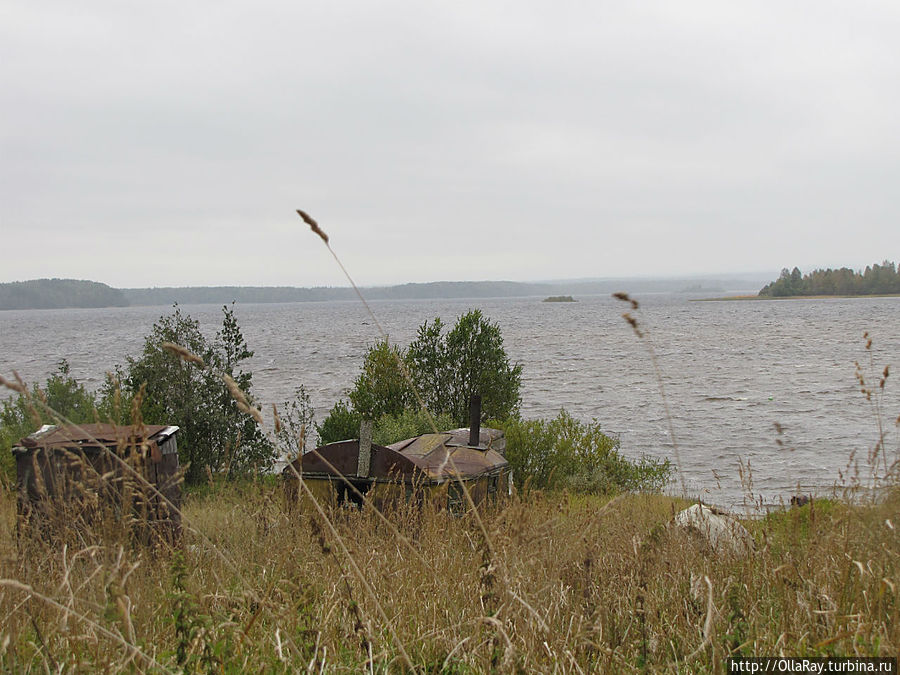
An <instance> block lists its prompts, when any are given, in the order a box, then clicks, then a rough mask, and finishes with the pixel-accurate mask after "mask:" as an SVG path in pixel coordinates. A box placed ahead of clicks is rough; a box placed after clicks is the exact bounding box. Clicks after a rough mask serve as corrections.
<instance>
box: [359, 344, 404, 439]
mask: <svg viewBox="0 0 900 675" xmlns="http://www.w3.org/2000/svg"><path fill="white" fill-rule="evenodd" d="M403 359H404V352H403V350H402V349H401V348H400V347H398V346H397V345H389V344H388V342H387V341H386V340H379V341H378V342H376V343H375V344H374V345H373V346H372V347H370V348H369V351H368V352H366V358H365V360H364V361H363V367H362V372H360V374H359V376H358V377H357V378H356V382H355V383H354V386H353V390H352V391H351V392H350V403H351V404H352V405H353V409H354V410H355V411H356V412H358V413H360V414H361V415H362V416H363V417H365V418H366V419H371V420H377V419H378V418H380V417H382V416H383V415H396V414H398V413H400V412H402V411H403V410H404V409H405V408H407V407H409V406H412V405H413V403H414V401H415V396H414V394H413V392H412V388H411V387H410V386H409V382H408V381H407V379H406V376H405V375H404V373H403V367H402V363H403ZM353 438H355V436H354V437H353Z"/></svg>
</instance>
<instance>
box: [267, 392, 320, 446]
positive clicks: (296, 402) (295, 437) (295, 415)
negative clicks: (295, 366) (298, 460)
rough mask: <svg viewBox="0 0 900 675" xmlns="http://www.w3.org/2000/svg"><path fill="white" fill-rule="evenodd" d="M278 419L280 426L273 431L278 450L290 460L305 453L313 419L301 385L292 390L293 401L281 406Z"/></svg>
mask: <svg viewBox="0 0 900 675" xmlns="http://www.w3.org/2000/svg"><path fill="white" fill-rule="evenodd" d="M278 418H279V420H280V421H281V425H280V428H277V429H276V431H275V439H276V441H277V442H278V445H279V449H280V450H281V451H282V452H284V453H285V454H286V455H287V456H288V457H290V458H294V457H298V456H300V455H301V454H303V453H304V452H306V448H307V446H308V445H309V437H310V436H312V431H313V420H314V418H315V410H313V407H312V403H310V400H309V394H308V393H307V391H306V387H304V386H303V385H302V384H301V385H300V386H299V387H297V388H296V389H295V390H294V399H293V400H292V401H285V402H284V403H283V404H282V405H281V408H280V409H279V410H278Z"/></svg>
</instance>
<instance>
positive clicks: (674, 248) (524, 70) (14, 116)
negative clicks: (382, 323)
mask: <svg viewBox="0 0 900 675" xmlns="http://www.w3.org/2000/svg"><path fill="white" fill-rule="evenodd" d="M898 36H900V3H897V2H896V1H895V0H890V1H885V2H867V1H866V0H856V1H855V2H844V3H832V2H823V1H822V0H816V1H815V2H814V1H812V0H810V1H800V2H768V3H764V2H746V3H732V2H721V0H710V1H708V2H693V1H688V2H672V1H671V0H662V1H660V2H633V3H632V2H604V1H600V0H593V1H590V2H565V3H564V2H552V3H551V2H546V3H545V2H534V1H532V0H515V1H514V2H513V1H510V2H503V3H500V2H466V1H460V0H456V1H454V2H449V1H447V2H423V1H422V0H418V1H415V2H414V1H411V0H396V1H392V2H374V1H372V0H354V1H352V2H327V3H326V2H316V3H313V2H303V1H300V2H288V1H286V0H285V1H282V2H272V1H270V0H262V1H260V0H257V1H256V2H253V3H250V2H228V1H222V0H219V1H217V2H209V1H207V0H194V1H188V2H186V1H185V0H178V1H177V2H174V1H168V0H154V1H153V2H126V1H123V0H108V1H95V0H80V1H79V2H71V1H70V0H66V1H65V2H55V1H50V0H40V1H36V0H24V1H19V0H0V63H2V66H0V230H2V238H0V241H2V248H0V250H2V257H0V281H15V280H23V279H32V278H38V277H73V278H82V279H94V280H97V281H103V282H105V283H109V284H111V285H113V286H118V287H131V286H158V285H232V284H237V285H295V286H312V285H346V282H345V280H344V278H343V277H342V275H341V272H340V270H339V268H338V267H337V265H336V264H335V262H334V260H333V259H332V258H331V256H330V255H329V254H328V251H327V250H326V249H325V247H324V246H323V245H322V243H321V242H320V241H319V240H318V239H317V238H316V237H315V236H314V235H312V234H311V233H310V231H309V229H308V228H307V227H306V226H305V225H304V224H303V223H302V221H301V220H300V219H299V218H298V216H297V214H296V213H295V211H294V209H296V208H302V209H305V210H306V211H308V212H309V213H310V214H312V215H313V216H314V217H315V218H317V219H318V221H319V223H320V224H321V225H322V227H323V228H324V229H325V231H326V232H327V233H328V234H329V235H330V237H331V242H332V245H333V247H334V250H335V251H336V252H337V254H338V255H339V256H340V257H341V259H342V260H343V262H344V263H345V264H346V266H347V267H348V268H349V270H350V271H351V273H352V274H353V275H354V277H355V279H356V281H357V282H358V283H360V284H361V285H376V284H387V283H400V282H407V281H437V280H480V279H510V280H531V279H553V278H573V277H611V276H612V277H618V276H664V275H688V274H702V273H712V274H715V273H724V272H768V271H773V270H774V271H775V272H776V273H777V271H778V270H779V269H781V268H782V267H785V266H788V267H793V266H794V265H798V266H800V267H801V269H803V270H804V271H808V270H809V269H811V268H813V267H836V266H850V267H853V268H857V269H858V268H861V267H864V266H865V265H866V264H869V263H872V262H876V261H881V260H882V259H884V258H890V259H897V257H898V253H900V251H898V249H900V225H898V196H900V37H898Z"/></svg>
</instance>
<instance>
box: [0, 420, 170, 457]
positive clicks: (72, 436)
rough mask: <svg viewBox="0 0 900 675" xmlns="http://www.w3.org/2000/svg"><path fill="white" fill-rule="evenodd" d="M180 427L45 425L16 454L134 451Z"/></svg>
mask: <svg viewBox="0 0 900 675" xmlns="http://www.w3.org/2000/svg"><path fill="white" fill-rule="evenodd" d="M178 430H179V429H178V427H175V426H168V425H164V424H149V425H146V424H145V425H140V426H117V425H113V424H81V425H72V426H52V425H44V426H43V427H41V428H40V429H39V430H38V431H36V432H35V433H33V434H31V435H30V436H27V437H25V438H23V439H22V440H21V441H19V445H18V446H17V447H14V448H13V452H27V451H30V450H35V449H38V448H42V449H50V448H59V449H67V450H99V449H101V448H107V447H111V446H112V447H133V446H135V445H137V444H140V443H143V442H145V441H151V442H154V443H160V442H163V441H165V440H166V439H167V438H169V437H170V436H172V435H173V434H175V433H177V432H178Z"/></svg>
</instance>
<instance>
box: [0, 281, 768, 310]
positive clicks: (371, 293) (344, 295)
mask: <svg viewBox="0 0 900 675" xmlns="http://www.w3.org/2000/svg"><path fill="white" fill-rule="evenodd" d="M698 278H699V277H693V278H689V279H685V278H669V279H664V278H662V279H576V280H569V281H542V282H521V281H435V282H427V283H408V284H398V285H394V286H376V287H368V288H362V289H361V291H362V294H363V296H364V297H365V298H366V299H367V300H432V299H461V298H527V297H545V296H550V295H552V296H558V295H560V294H561V293H566V294H567V295H580V296H587V295H608V294H610V293H614V292H616V291H621V290H623V289H625V288H627V289H628V290H629V291H630V292H632V293H656V292H678V291H682V290H684V286H685V284H694V285H695V286H694V287H695V288H699V286H697V281H698ZM702 282H703V283H704V284H708V285H711V286H713V287H716V286H718V287H727V288H756V287H758V284H759V283H761V280H760V279H757V280H753V279H741V278H738V277H735V276H728V277H727V278H725V279H722V278H711V277H710V278H706V277H703V278H702ZM355 299H356V292H355V291H354V290H353V289H352V288H349V287H331V286H319V287H312V288H302V287H296V286H185V287H166V288H113V287H111V286H108V285H106V284H103V283H99V282H96V281H79V280H75V279H32V280H30V281H15V282H11V283H0V310H5V309H62V308H68V307H76V308H77V307H129V306H132V307H136V306H171V305H173V304H176V303H177V304H179V305H202V304H230V303H232V302H238V303H275V302H325V301H331V302H334V301H341V300H355Z"/></svg>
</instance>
